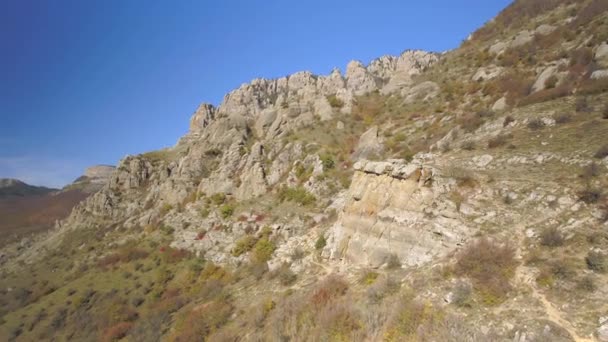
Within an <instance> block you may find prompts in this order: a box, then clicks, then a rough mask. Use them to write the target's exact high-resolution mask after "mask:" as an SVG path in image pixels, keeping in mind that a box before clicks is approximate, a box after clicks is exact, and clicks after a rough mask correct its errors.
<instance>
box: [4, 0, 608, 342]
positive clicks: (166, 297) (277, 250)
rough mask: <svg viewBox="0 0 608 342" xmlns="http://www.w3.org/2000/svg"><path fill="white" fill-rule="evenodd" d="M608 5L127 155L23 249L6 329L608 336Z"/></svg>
mask: <svg viewBox="0 0 608 342" xmlns="http://www.w3.org/2000/svg"><path fill="white" fill-rule="evenodd" d="M603 6H604V5H603V3H602V2H601V1H596V0H584V1H583V0H580V1H567V2H560V1H553V0H549V1H521V0H520V1H516V2H514V3H513V4H512V5H510V6H509V7H508V8H507V9H505V11H503V12H501V14H499V15H498V16H497V17H496V18H495V19H494V20H493V21H491V22H489V23H488V24H487V25H486V26H484V28H481V29H480V30H478V31H477V32H476V33H474V34H473V35H472V37H471V39H469V40H467V41H465V42H463V44H462V46H461V47H459V48H458V49H455V50H452V51H449V52H446V53H444V54H441V55H437V54H433V53H426V52H422V51H407V50H406V51H405V52H404V53H403V54H402V55H401V56H399V57H393V58H388V57H386V58H384V57H381V58H378V59H376V60H374V61H372V62H370V63H369V64H368V66H363V64H362V63H360V62H350V63H349V64H348V66H347V68H346V73H345V75H342V74H341V73H340V72H339V71H337V70H335V71H333V72H332V73H330V74H329V75H326V76H314V75H313V74H312V73H310V72H299V73H296V74H294V75H290V76H289V77H284V78H278V79H274V80H265V79H256V80H253V81H252V82H251V83H248V84H243V85H241V86H240V87H238V88H237V89H235V90H233V91H232V92H230V93H229V94H227V95H226V96H225V98H224V100H223V101H222V104H220V105H219V106H218V107H217V108H216V107H213V106H211V105H208V104H204V103H203V104H201V105H200V106H199V107H198V109H197V110H196V111H195V113H194V114H193V115H192V118H191V124H190V130H189V132H188V133H187V134H186V136H184V137H182V138H180V139H179V140H178V142H177V143H176V145H175V146H173V147H171V148H167V149H163V150H158V151H151V152H147V153H143V154H139V155H133V156H127V157H126V158H124V159H123V160H121V161H120V163H119V164H118V166H117V167H116V169H115V170H111V174H110V175H109V177H108V179H107V181H106V182H105V183H104V184H103V187H102V188H101V189H100V190H99V191H97V192H95V193H94V194H92V195H91V196H89V197H88V198H87V199H85V200H84V201H83V202H81V203H80V204H78V205H76V206H75V207H74V209H73V210H72V212H71V214H70V215H69V216H68V217H67V218H65V219H63V220H61V221H59V222H58V223H57V225H56V227H55V228H54V229H52V230H50V231H48V232H46V233H45V234H44V235H42V236H39V237H37V238H34V239H33V240H32V241H31V243H29V244H27V246H25V247H23V246H19V245H17V244H15V245H11V246H8V247H6V248H4V249H3V250H2V253H3V254H2V257H1V258H0V267H1V268H2V271H3V272H5V274H6V275H7V277H6V278H5V279H6V280H5V282H6V284H7V286H15V287H16V290H15V294H16V295H13V294H11V293H9V292H8V291H7V292H2V293H0V300H2V302H3V303H5V304H6V305H3V309H2V310H3V311H1V312H0V315H1V317H2V319H3V321H4V322H0V323H1V324H0V328H1V329H5V333H6V336H9V335H10V336H12V337H14V338H15V339H25V340H27V339H28V338H32V337H33V336H37V337H39V338H40V339H45V338H46V339H48V338H50V336H59V338H66V339H83V340H86V339H95V338H107V339H108V340H116V339H121V338H124V339H126V340H147V341H156V340H171V341H190V340H192V341H194V340H199V339H201V338H204V339H209V340H220V341H249V340H251V341H257V340H288V341H299V340H304V341H318V340H354V341H358V340H387V341H397V340H421V341H424V340H429V341H450V340H463V341H464V340H466V341H488V340H492V341H517V342H525V341H542V340H551V341H587V340H598V341H608V319H606V310H607V309H608V308H606V305H605V296H606V293H607V292H606V291H608V276H607V275H606V272H607V271H608V266H607V265H608V254H607V253H608V235H606V231H605V228H606V226H607V225H608V219H607V218H608V202H607V197H606V194H605V193H604V191H603V189H605V188H606V186H607V185H608V177H607V174H608V173H607V171H606V170H607V169H608V146H607V145H606V142H605V139H604V137H605V136H607V135H608V88H606V78H604V77H599V78H597V79H596V78H592V77H591V76H592V75H593V74H594V73H596V72H597V71H601V70H606V69H608V60H606V57H605V56H604V52H603V51H604V46H605V45H606V41H607V40H608V11H606V10H601V9H602V8H604V7H603ZM590 8H591V9H595V11H591V10H590ZM581 18H584V21H582V19H581ZM574 22H575V23H579V24H581V23H582V26H580V27H579V29H578V30H579V31H576V30H575V31H572V30H570V28H571V25H572V24H571V23H574ZM563 35H566V36H565V37H563ZM399 61H401V62H399ZM107 171H110V170H107ZM22 267H26V268H27V269H28V270H31V273H32V274H33V273H35V274H37V276H36V277H32V276H30V275H29V273H28V274H24V272H22V271H21V270H22ZM48 269H52V270H57V273H56V274H51V273H49V272H47V271H46V270H48ZM41 279H44V280H45V281H46V283H45V282H44V281H40V280H41ZM23 284H26V285H23ZM27 286H29V288H28V287H27ZM17 287H18V288H17ZM30 289H33V291H30ZM70 293H71V294H70ZM68 297H69V298H70V299H66V298H68ZM66 300H67V302H66ZM42 308H45V309H44V310H45V311H44V312H42V311H40V310H42ZM46 312H48V313H50V314H52V315H53V316H52V319H51V318H46V317H47V316H46ZM108 312H109V313H111V314H107V313H108ZM23 317H25V318H23ZM47 321H48V322H47ZM83 321H84V322H85V323H84V324H83V323H81V322H83ZM40 322H43V323H40ZM57 322H58V323H57ZM0 333H2V330H0Z"/></svg>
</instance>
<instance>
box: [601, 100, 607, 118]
mask: <svg viewBox="0 0 608 342" xmlns="http://www.w3.org/2000/svg"><path fill="white" fill-rule="evenodd" d="M602 119H608V103H606V104H605V105H604V108H603V109H602Z"/></svg>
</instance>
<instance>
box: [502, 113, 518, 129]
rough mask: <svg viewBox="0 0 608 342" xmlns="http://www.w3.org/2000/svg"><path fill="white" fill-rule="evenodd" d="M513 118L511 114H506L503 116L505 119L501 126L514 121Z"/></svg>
mask: <svg viewBox="0 0 608 342" xmlns="http://www.w3.org/2000/svg"><path fill="white" fill-rule="evenodd" d="M514 121H515V118H513V117H512V116H511V115H507V116H505V120H504V121H503V122H502V127H507V126H509V125H510V124H511V122H514Z"/></svg>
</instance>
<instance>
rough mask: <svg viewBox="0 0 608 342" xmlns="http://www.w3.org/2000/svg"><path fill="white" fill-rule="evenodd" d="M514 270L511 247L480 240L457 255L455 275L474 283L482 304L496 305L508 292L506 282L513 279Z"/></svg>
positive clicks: (515, 263)
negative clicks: (467, 278) (464, 277)
mask: <svg viewBox="0 0 608 342" xmlns="http://www.w3.org/2000/svg"><path fill="white" fill-rule="evenodd" d="M516 266H517V262H516V261H515V250H514V249H513V247H511V246H510V245H501V244H498V243H496V242H494V241H492V240H490V239H488V238H480V239H479V240H477V241H475V242H473V243H471V244H470V245H469V246H467V247H466V248H465V249H464V250H463V251H462V252H461V253H460V255H459V256H458V259H457V261H456V265H455V272H456V274H458V275H464V276H468V277H469V278H470V279H471V280H472V281H473V286H474V287H475V289H476V290H477V291H479V293H480V294H481V296H482V301H483V302H484V303H486V304H488V305H496V304H499V303H501V302H502V301H503V300H504V299H505V298H506V295H507V293H508V292H509V291H510V290H511V285H510V284H509V280H510V279H511V277H513V274H514V272H515V268H516Z"/></svg>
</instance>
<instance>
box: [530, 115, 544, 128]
mask: <svg viewBox="0 0 608 342" xmlns="http://www.w3.org/2000/svg"><path fill="white" fill-rule="evenodd" d="M544 127H545V123H544V122H543V120H541V119H538V118H534V119H531V120H530V121H528V128H529V129H531V130H533V131H538V130H539V129H542V128H544Z"/></svg>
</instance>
